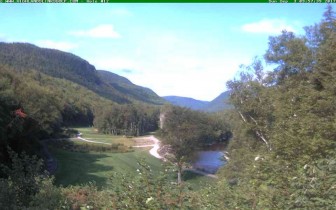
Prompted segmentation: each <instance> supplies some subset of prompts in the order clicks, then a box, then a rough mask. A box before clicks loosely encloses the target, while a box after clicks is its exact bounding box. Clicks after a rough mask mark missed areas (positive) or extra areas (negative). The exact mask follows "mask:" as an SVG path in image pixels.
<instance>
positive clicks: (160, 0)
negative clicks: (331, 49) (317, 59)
mask: <svg viewBox="0 0 336 210" xmlns="http://www.w3.org/2000/svg"><path fill="white" fill-rule="evenodd" d="M0 3H336V0H0Z"/></svg>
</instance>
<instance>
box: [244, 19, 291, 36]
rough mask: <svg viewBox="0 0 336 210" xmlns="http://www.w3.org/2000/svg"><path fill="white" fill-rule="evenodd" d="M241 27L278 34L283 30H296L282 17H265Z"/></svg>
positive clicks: (252, 30)
mask: <svg viewBox="0 0 336 210" xmlns="http://www.w3.org/2000/svg"><path fill="white" fill-rule="evenodd" d="M241 29H242V30H243V31H245V32H249V33H261V34H278V33H280V32H281V31H282V30H287V31H292V32H296V30H295V29H294V27H293V26H291V25H290V24H288V23H287V22H286V21H285V20H281V19H263V20H260V21H258V22H254V23H248V24H245V25H243V26H242V27H241Z"/></svg>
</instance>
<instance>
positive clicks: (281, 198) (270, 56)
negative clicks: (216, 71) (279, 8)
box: [205, 5, 336, 209]
mask: <svg viewBox="0 0 336 210" xmlns="http://www.w3.org/2000/svg"><path fill="white" fill-rule="evenodd" d="M304 29H305V31H306V34H305V35H304V36H298V35H295V34H294V33H292V32H287V31H283V32H282V33H281V34H280V35H278V36H272V37H270V38H269V43H268V49H267V51H266V53H265V55H264V58H263V59H258V58H257V59H255V61H254V62H253V63H252V64H251V65H250V66H247V67H245V68H242V69H241V76H240V78H239V79H236V80H233V81H230V82H228V83H227V85H228V88H229V89H230V91H231V97H230V100H231V102H232V104H233V105H234V107H235V110H234V112H232V113H231V114H230V115H231V125H232V126H233V136H234V137H233V139H232V141H231V143H230V145H229V147H228V152H229V157H230V161H229V162H228V164H227V165H226V166H225V167H224V168H223V170H222V172H221V176H222V178H221V181H220V182H219V183H220V184H219V185H218V187H216V190H214V189H212V190H213V193H210V194H211V196H209V197H211V199H209V200H207V199H205V201H206V202H207V204H205V205H206V206H207V205H208V206H211V209H237V208H239V209H335V208H336V203H335V199H336V185H335V183H336V56H335V55H336V17H335V13H334V12H333V11H332V7H331V5H328V7H327V10H326V11H325V13H324V15H323V19H322V21H321V22H320V23H319V24H315V25H313V26H307V27H305V28H304ZM263 61H265V62H266V63H268V64H273V65H275V68H274V70H273V71H271V72H265V71H264V66H263V64H262V63H263ZM212 190H211V191H212Z"/></svg>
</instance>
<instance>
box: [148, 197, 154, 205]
mask: <svg viewBox="0 0 336 210" xmlns="http://www.w3.org/2000/svg"><path fill="white" fill-rule="evenodd" d="M153 199H154V198H153V197H150V198H147V200H146V204H147V203H149V202H151V201H152V200H153Z"/></svg>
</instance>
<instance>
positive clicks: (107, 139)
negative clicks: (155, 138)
mask: <svg viewBox="0 0 336 210" xmlns="http://www.w3.org/2000/svg"><path fill="white" fill-rule="evenodd" d="M74 129H76V130H78V132H80V133H82V138H84V139H87V140H92V141H99V142H104V143H110V144H118V143H120V144H124V145H125V146H133V145H134V141H133V140H132V139H131V138H127V137H124V136H112V135H106V134H101V133H98V131H97V130H96V129H95V128H93V127H89V128H86V127H85V128H82V127H81V128H74Z"/></svg>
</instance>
